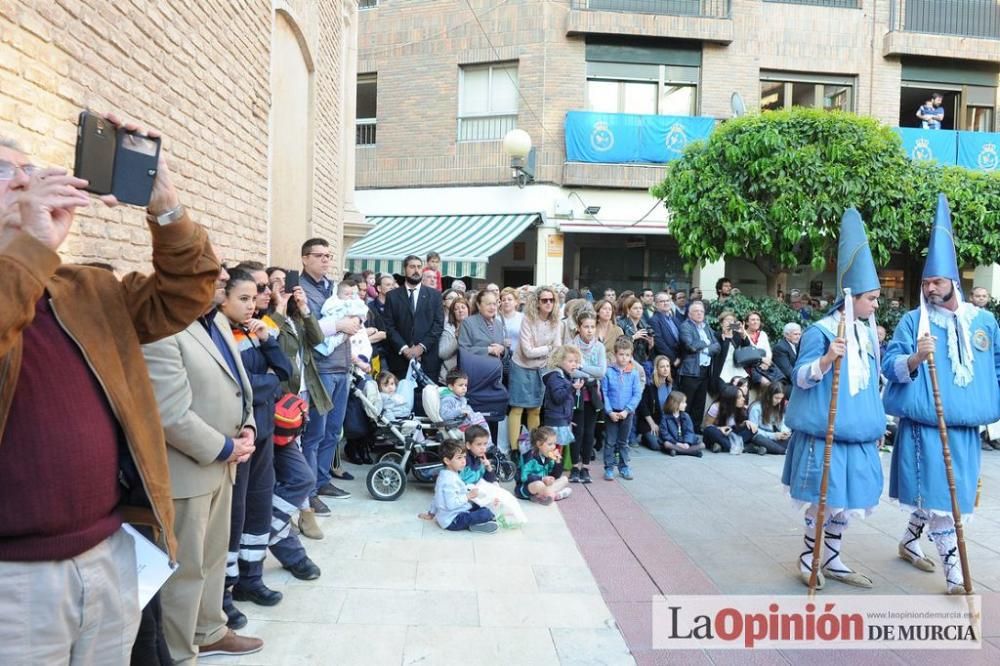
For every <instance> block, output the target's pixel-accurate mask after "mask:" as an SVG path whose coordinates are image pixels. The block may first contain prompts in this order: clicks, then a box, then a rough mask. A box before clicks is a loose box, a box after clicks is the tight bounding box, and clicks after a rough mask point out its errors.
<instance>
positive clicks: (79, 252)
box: [0, 0, 343, 270]
mask: <svg viewBox="0 0 1000 666" xmlns="http://www.w3.org/2000/svg"><path fill="white" fill-rule="evenodd" d="M277 4H283V3H282V2H278V3H277ZM294 4H295V5H299V6H300V13H301V14H309V13H310V12H311V13H312V15H318V16H319V19H320V20H319V21H318V25H315V24H313V23H311V22H309V23H305V24H304V25H306V28H305V29H304V34H305V36H306V37H307V42H312V46H313V48H314V49H316V53H318V56H317V55H314V56H313V57H314V61H315V67H316V88H315V92H316V95H315V100H316V102H315V103H316V118H317V123H316V127H317V139H319V141H318V142H317V144H320V143H322V144H323V145H322V146H319V145H318V148H317V150H316V151H315V166H316V178H315V181H314V208H315V210H314V215H313V223H314V225H315V227H316V229H317V231H318V232H322V233H325V234H327V235H329V236H330V237H331V238H338V239H339V233H338V229H339V218H340V208H339V206H340V205H341V192H342V188H343V181H342V177H341V172H340V169H339V168H338V167H337V165H338V163H339V162H340V161H341V160H340V156H341V153H342V150H341V147H340V146H341V141H340V140H339V137H340V133H341V132H342V131H343V126H342V125H343V124H342V122H341V114H340V104H339V96H340V95H341V92H342V84H341V82H340V74H339V70H340V67H341V64H342V63H341V61H342V54H341V51H342V40H341V39H340V34H339V32H340V30H341V26H342V17H341V8H340V6H339V3H329V2H320V1H319V0H316V1H315V2H314V1H311V0H300V1H299V2H295V3H294ZM271 12H272V9H271V2H264V1H262V0H254V1H252V2H246V3H240V4H239V6H238V7H237V6H236V5H235V3H233V2H231V0H199V1H198V2H185V1H183V0H159V1H156V2H154V1H151V0H132V1H131V2H127V1H124V0H122V1H119V2H111V1H109V0H0V133H2V134H9V135H12V136H13V137H15V138H16V139H18V140H20V141H21V142H22V143H23V144H24V145H25V148H26V149H27V150H28V152H29V153H30V154H31V155H32V158H33V160H34V161H35V162H37V163H39V164H44V165H51V166H64V167H67V168H72V164H73V148H74V142H75V123H76V118H77V114H78V113H79V111H80V109H82V108H91V109H94V110H117V111H118V112H120V114H122V115H124V116H126V117H128V118H130V119H135V120H137V121H139V122H140V123H142V124H145V125H148V126H150V127H155V128H158V129H159V130H161V131H162V132H163V135H164V137H165V139H164V144H163V145H164V149H165V150H166V151H167V154H168V156H169V164H170V166H171V169H172V172H173V174H174V177H175V181H176V185H177V187H178V189H179V190H180V191H181V193H182V194H181V196H182V200H183V202H184V204H185V205H186V206H187V207H188V208H189V210H190V211H191V212H192V214H193V216H194V217H195V218H196V219H197V220H198V221H199V222H201V223H202V224H204V225H205V226H207V227H208V228H209V229H210V232H211V234H212V236H213V239H214V240H215V242H216V243H217V244H218V245H219V246H220V247H222V248H224V250H225V253H226V256H227V257H231V258H252V257H256V258H260V259H264V258H266V255H267V239H268V178H269V166H268V153H269V144H268V136H269V132H268V125H269V118H268V116H269V112H270V105H271V102H270V83H269V82H270V76H271V72H270V44H271V29H272V27H271V26H272V14H271ZM334 70H335V71H334ZM333 139H336V140H333ZM148 239H149V235H148V231H147V230H146V227H145V221H144V214H143V212H142V211H139V210H138V209H136V208H134V207H121V208H116V209H107V208H104V207H102V206H100V205H94V206H93V207H92V208H91V209H90V210H88V211H86V212H84V213H83V214H81V215H78V216H77V223H76V224H75V225H74V229H73V231H72V233H71V235H70V238H69V240H68V241H67V243H66V244H65V245H64V246H63V249H62V252H63V254H64V257H65V258H66V259H67V260H70V261H97V260H100V261H108V262H110V263H112V264H113V265H114V266H115V267H116V268H119V269H121V270H132V269H144V268H148V257H149V252H150V248H149V240H148Z"/></svg>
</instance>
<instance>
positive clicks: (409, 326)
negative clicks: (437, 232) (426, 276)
mask: <svg viewBox="0 0 1000 666" xmlns="http://www.w3.org/2000/svg"><path fill="white" fill-rule="evenodd" d="M423 268H424V262H423V261H422V260H421V259H420V257H418V256H416V255H412V254H411V255H410V256H408V257H407V258H406V259H405V260H404V261H403V274H404V276H405V277H406V283H405V284H404V285H403V288H402V289H393V290H392V291H390V292H389V293H388V294H386V297H385V311H384V313H383V315H384V318H385V328H386V333H388V334H389V337H388V339H387V341H386V342H387V343H388V354H387V357H386V360H387V361H388V363H389V369H390V370H391V371H392V373H393V374H394V375H396V376H397V377H398V378H400V379H402V378H403V377H405V376H406V371H407V369H408V368H409V365H410V361H411V360H417V361H419V362H420V365H421V366H422V367H423V370H424V372H425V373H427V376H428V377H432V378H433V377H437V376H438V372H439V371H440V369H441V361H440V360H439V359H438V341H439V340H440V339H441V332H442V331H443V330H444V310H442V308H441V294H440V293H439V292H438V291H437V290H436V289H431V288H430V287H425V286H423V285H421V284H420V281H421V280H420V279H421V276H422V272H423Z"/></svg>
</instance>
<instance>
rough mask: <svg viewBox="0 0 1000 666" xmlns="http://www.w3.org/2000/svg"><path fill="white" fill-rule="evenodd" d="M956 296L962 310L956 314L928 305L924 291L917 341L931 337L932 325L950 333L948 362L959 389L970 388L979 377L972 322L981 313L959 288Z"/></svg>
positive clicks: (958, 308) (958, 310)
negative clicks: (971, 334)
mask: <svg viewBox="0 0 1000 666" xmlns="http://www.w3.org/2000/svg"><path fill="white" fill-rule="evenodd" d="M954 288H955V297H956V298H957V299H958V307H957V308H956V309H955V311H954V312H952V311H951V310H948V309H947V308H942V307H938V306H936V305H930V306H928V304H927V301H926V300H925V299H924V292H923V290H922V289H921V290H920V323H919V324H918V325H917V338H918V339H920V338H922V337H924V336H925V335H930V332H931V327H930V322H934V324H935V325H936V326H940V327H941V328H943V329H945V330H946V331H948V360H949V361H951V369H952V374H953V375H954V382H955V385H956V386H968V385H969V383H971V382H972V378H973V376H974V374H975V372H974V366H975V359H974V358H973V355H972V342H971V337H970V334H969V331H970V329H971V328H972V320H973V319H975V318H976V315H977V314H979V311H978V309H977V308H976V306H974V305H972V304H971V303H966V302H965V301H963V300H962V292H961V291H959V287H958V285H955V287H954Z"/></svg>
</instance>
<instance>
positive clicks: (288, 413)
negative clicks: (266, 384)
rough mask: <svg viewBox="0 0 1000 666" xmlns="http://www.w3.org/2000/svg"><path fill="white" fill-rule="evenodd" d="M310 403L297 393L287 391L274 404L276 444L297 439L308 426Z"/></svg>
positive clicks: (281, 444)
mask: <svg viewBox="0 0 1000 666" xmlns="http://www.w3.org/2000/svg"><path fill="white" fill-rule="evenodd" d="M308 414H309V405H308V404H307V403H306V401H305V400H303V399H302V398H300V397H299V396H298V395H296V394H295V393H286V394H285V395H283V396H281V397H280V398H279V399H278V401H277V402H276V403H275V404H274V445H275V446H286V445H288V444H291V443H292V442H294V441H295V438H296V437H298V436H299V435H300V434H301V433H302V431H303V430H305V427H306V420H307V415H308Z"/></svg>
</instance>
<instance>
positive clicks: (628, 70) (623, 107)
mask: <svg viewBox="0 0 1000 666" xmlns="http://www.w3.org/2000/svg"><path fill="white" fill-rule="evenodd" d="M697 80H698V68H697V67H681V66H674V65H648V64H632V63H610V62H588V63H587V106H588V108H589V109H590V110H591V111H599V112H603V113H641V114H649V115H655V114H659V115H664V116H693V115H694V114H695V112H696V108H697V98H698V94H697V93H698V87H697V85H696V83H697Z"/></svg>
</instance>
